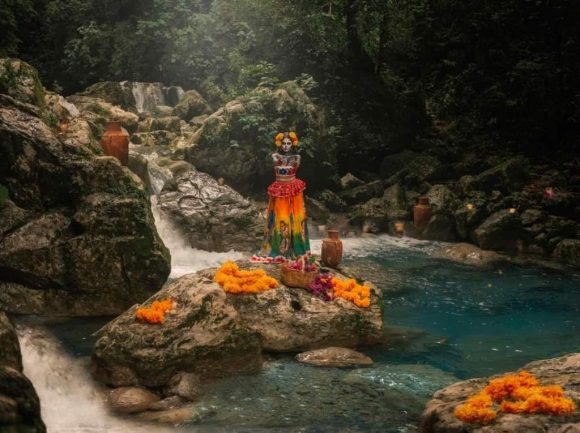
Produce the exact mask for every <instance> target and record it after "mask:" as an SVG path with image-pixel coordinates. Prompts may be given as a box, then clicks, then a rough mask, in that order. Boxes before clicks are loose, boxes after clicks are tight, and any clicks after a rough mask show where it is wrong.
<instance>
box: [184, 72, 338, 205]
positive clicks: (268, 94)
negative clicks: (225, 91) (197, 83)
mask: <svg viewBox="0 0 580 433" xmlns="http://www.w3.org/2000/svg"><path fill="white" fill-rule="evenodd" d="M291 130H294V131H296V132H297V133H298V135H299V137H300V146H299V151H300V153H301V155H302V165H301V167H300V170H299V171H298V177H300V178H302V179H304V180H305V181H306V182H307V183H308V188H309V192H312V191H320V190H322V189H324V188H329V187H335V186H336V185H337V183H338V176H337V172H336V156H335V145H334V138H333V136H332V129H331V128H329V126H328V125H327V120H326V117H325V115H324V112H323V110H322V109H320V107H318V106H316V105H315V104H314V103H313V102H312V100H310V98H309V97H308V96H307V95H306V93H305V92H304V90H302V89H301V88H300V87H299V86H298V85H297V84H296V83H295V82H287V83H283V84H281V85H280V86H278V87H276V88H257V89H255V90H253V91H252V92H249V93H248V94H246V95H244V96H242V97H240V98H237V99H235V100H233V101H230V102H229V103H227V104H226V105H225V106H224V107H222V108H220V109H219V110H218V111H216V112H215V113H213V114H212V115H211V116H209V117H208V118H207V119H206V120H205V121H204V122H203V124H202V125H201V127H200V128H199V129H198V130H197V131H196V132H195V134H194V135H193V136H192V139H191V147H190V149H189V150H188V152H187V155H186V158H187V160H188V161H189V162H191V163H192V164H193V165H195V166H196V167H197V168H198V169H200V170H201V171H205V172H206V173H209V174H211V175H212V176H214V177H224V178H225V180H226V182H227V183H229V184H231V185H236V188H238V190H239V191H240V192H242V193H244V194H249V193H253V192H258V191H261V192H263V191H264V190H265V188H266V187H267V185H268V184H269V183H270V182H271V181H272V180H273V175H272V158H271V154H272V153H274V152H275V151H276V147H275V145H274V137H275V135H276V134H277V133H278V132H280V131H291Z"/></svg>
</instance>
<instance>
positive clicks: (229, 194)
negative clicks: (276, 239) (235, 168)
mask: <svg viewBox="0 0 580 433" xmlns="http://www.w3.org/2000/svg"><path fill="white" fill-rule="evenodd" d="M158 205H159V208H160V209H161V211H162V212H164V213H165V214H166V215H167V216H168V217H169V218H170V219H171V220H172V221H173V222H175V223H176V224H177V226H178V227H180V228H181V229H182V230H183V234H184V236H185V237H186V238H187V239H188V240H189V242H190V244H191V246H192V247H194V248H199V249H203V250H209V251H229V250H237V251H252V252H254V251H257V249H258V247H259V245H260V241H261V239H262V236H263V228H264V220H263V218H262V217H261V216H260V214H259V213H258V210H257V209H256V207H255V206H254V205H253V204H252V203H251V202H250V201H248V200H247V199H245V198H244V197H242V196H241V195H240V194H239V193H238V192H236V191H235V190H234V189H232V188H231V187H230V186H228V185H220V184H219V183H218V182H217V181H216V180H215V179H214V178H213V177H211V176H210V175H208V174H206V173H202V172H200V171H197V170H195V169H193V168H192V169H191V170H189V171H187V172H184V173H182V174H179V175H177V176H176V177H175V178H174V179H173V180H172V181H171V182H168V183H167V184H166V185H165V187H164V188H163V189H162V191H161V192H160V194H159V197H158Z"/></svg>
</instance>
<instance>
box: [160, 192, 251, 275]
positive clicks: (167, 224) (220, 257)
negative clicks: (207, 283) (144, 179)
mask: <svg viewBox="0 0 580 433" xmlns="http://www.w3.org/2000/svg"><path fill="white" fill-rule="evenodd" d="M156 201H157V200H156V197H155V196H152V197H151V203H152V205H151V210H152V211H153V216H154V217H155V226H156V227H157V232H158V233H159V236H161V239H163V243H164V244H165V246H166V247H167V248H168V249H169V251H170V252H171V275H170V276H169V278H170V279H174V278H178V277H180V276H182V275H185V274H189V273H192V272H197V271H199V270H201V269H205V268H210V267H214V266H218V265H219V264H220V263H223V262H224V261H226V260H228V259H230V260H238V259H241V258H243V257H244V254H242V253H239V252H236V251H230V252H227V253H216V252H211V251H204V250H198V249H195V248H191V247H190V246H189V245H188V243H187V240H186V239H185V238H184V237H183V236H182V235H181V234H180V230H179V229H178V228H177V227H175V225H174V224H173V223H172V222H171V221H170V220H169V219H167V218H166V217H165V216H164V215H163V213H162V212H161V211H160V210H159V209H158V208H157V206H156Z"/></svg>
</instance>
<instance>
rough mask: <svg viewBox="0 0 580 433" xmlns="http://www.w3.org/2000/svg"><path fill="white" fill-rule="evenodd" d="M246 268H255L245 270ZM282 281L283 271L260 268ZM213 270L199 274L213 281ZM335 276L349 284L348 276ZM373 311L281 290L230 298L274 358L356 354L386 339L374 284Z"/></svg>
mask: <svg viewBox="0 0 580 433" xmlns="http://www.w3.org/2000/svg"><path fill="white" fill-rule="evenodd" d="M242 266H243V267H248V266H251V267H253V268H255V267H256V265H254V264H250V265H248V264H244V265H242ZM261 267H262V268H264V269H265V270H266V271H267V272H268V274H270V275H272V276H273V277H274V278H276V279H277V280H278V281H281V280H280V270H279V268H278V267H273V266H271V265H261ZM214 271H215V270H205V271H201V272H200V274H201V275H204V276H205V277H206V278H208V279H209V278H211V277H212V276H213V273H214ZM337 275H338V276H339V277H341V278H345V277H344V275H340V274H338V273H337ZM366 284H368V285H369V287H371V289H372V290H371V306H370V307H369V308H359V307H356V306H355V305H354V304H352V303H351V302H349V301H346V300H344V299H340V298H339V299H336V300H334V301H333V302H324V301H322V300H320V299H318V298H316V297H314V296H312V294H311V293H310V292H309V291H307V290H304V289H294V288H290V287H286V286H284V285H282V286H281V287H280V288H278V289H274V290H269V291H267V292H264V293H261V294H259V295H248V296H244V295H242V296H239V295H228V299H229V301H230V302H231V303H232V305H233V306H234V308H235V309H236V311H237V312H238V314H239V315H240V319H241V321H242V323H243V324H244V325H245V326H246V327H247V328H248V329H250V330H252V331H254V332H257V333H258V334H259V335H260V337H261V342H262V347H263V348H264V350H266V351H272V352H298V351H304V350H312V349H320V348H323V347H328V346H340V347H347V348H355V347H359V346H364V345H372V344H375V343H377V342H379V341H381V338H382V329H383V322H382V295H381V291H380V289H378V288H377V287H376V286H375V285H373V284H372V283H370V282H366Z"/></svg>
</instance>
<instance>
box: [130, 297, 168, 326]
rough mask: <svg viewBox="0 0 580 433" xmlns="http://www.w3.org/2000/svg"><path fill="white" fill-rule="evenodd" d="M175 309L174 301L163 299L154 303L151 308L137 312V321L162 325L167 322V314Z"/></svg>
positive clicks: (144, 308)
mask: <svg viewBox="0 0 580 433" xmlns="http://www.w3.org/2000/svg"><path fill="white" fill-rule="evenodd" d="M172 308H173V301H172V300H171V299H163V300H161V301H153V303H152V304H151V307H149V308H147V307H140V308H137V311H136V312H135V317H136V318H137V320H141V321H143V322H147V323H156V324H160V323H163V322H164V321H165V313H166V312H167V311H169V310H171V309H172Z"/></svg>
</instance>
